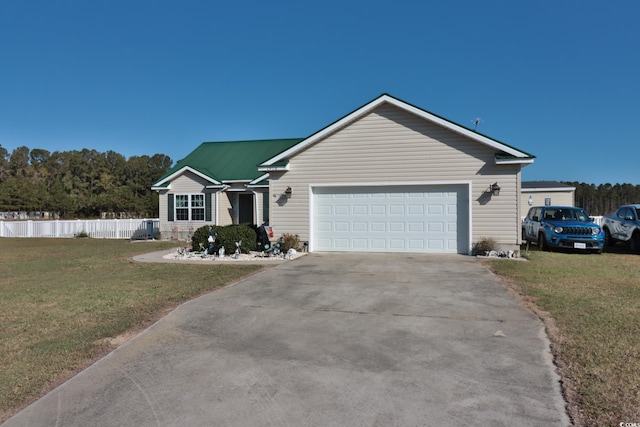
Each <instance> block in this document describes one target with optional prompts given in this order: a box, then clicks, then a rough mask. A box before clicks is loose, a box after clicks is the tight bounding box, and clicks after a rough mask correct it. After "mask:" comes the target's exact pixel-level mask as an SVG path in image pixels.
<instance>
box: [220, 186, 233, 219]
mask: <svg viewBox="0 0 640 427" xmlns="http://www.w3.org/2000/svg"><path fill="white" fill-rule="evenodd" d="M232 199H233V193H230V192H222V193H220V194H219V195H218V201H219V202H220V206H219V207H218V215H220V216H219V217H218V222H217V224H218V225H230V224H233V216H232V204H231V203H232Z"/></svg>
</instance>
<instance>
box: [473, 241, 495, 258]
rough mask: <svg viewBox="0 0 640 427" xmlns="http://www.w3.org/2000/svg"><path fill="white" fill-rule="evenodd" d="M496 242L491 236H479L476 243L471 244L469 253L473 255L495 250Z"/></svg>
mask: <svg viewBox="0 0 640 427" xmlns="http://www.w3.org/2000/svg"><path fill="white" fill-rule="evenodd" d="M497 250H498V244H497V243H496V241H495V240H493V239H492V238H491V237H481V238H480V240H478V241H477V242H476V243H474V244H473V248H472V251H471V253H472V254H473V255H486V254H487V253H489V252H491V251H497Z"/></svg>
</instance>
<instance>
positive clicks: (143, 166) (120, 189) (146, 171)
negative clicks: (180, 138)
mask: <svg viewBox="0 0 640 427" xmlns="http://www.w3.org/2000/svg"><path fill="white" fill-rule="evenodd" d="M171 164H172V160H171V159H170V158H169V157H168V156H166V155H164V154H155V155H153V156H151V157H150V156H146V155H145V156H132V157H129V158H128V159H127V158H125V157H124V156H123V155H122V154H119V153H116V152H114V151H107V152H105V153H101V152H98V151H96V150H89V149H82V150H81V151H77V150H72V151H62V152H59V151H54V152H53V153H51V152H49V151H47V150H43V149H40V148H35V149H33V150H30V149H29V148H28V147H18V148H15V149H14V150H13V151H12V152H11V153H9V152H8V151H7V150H6V149H5V148H4V147H2V145H0V212H10V211H18V212H51V213H55V214H56V215H58V216H59V217H60V218H99V217H100V216H101V214H102V213H121V212H124V213H126V214H127V216H131V217H139V218H140V217H147V218H152V217H157V216H158V194H157V193H156V192H155V191H152V190H151V185H152V184H153V183H154V182H155V181H157V180H158V179H159V178H160V177H161V176H162V175H164V174H165V173H166V172H167V171H168V170H169V168H170V167H171Z"/></svg>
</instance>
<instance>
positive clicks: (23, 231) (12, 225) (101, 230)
mask: <svg viewBox="0 0 640 427" xmlns="http://www.w3.org/2000/svg"><path fill="white" fill-rule="evenodd" d="M159 226H160V220H158V219H88V220H84V219H77V220H69V221H67V220H55V221H0V237H41V238H44V237H75V236H77V235H88V236H89V237H93V238H96V239H153V238H155V237H156V236H157V235H158V233H159Z"/></svg>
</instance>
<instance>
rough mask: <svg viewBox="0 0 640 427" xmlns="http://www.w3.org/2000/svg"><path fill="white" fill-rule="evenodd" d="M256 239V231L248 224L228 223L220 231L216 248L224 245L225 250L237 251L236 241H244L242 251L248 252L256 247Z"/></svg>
mask: <svg viewBox="0 0 640 427" xmlns="http://www.w3.org/2000/svg"><path fill="white" fill-rule="evenodd" d="M256 240H257V236H256V232H255V231H253V229H252V228H251V227H249V226H248V225H227V226H226V227H223V228H222V229H221V230H220V231H219V232H218V239H217V240H216V250H218V249H220V246H224V250H225V252H226V253H227V254H232V253H234V252H235V251H236V242H239V241H242V244H241V246H240V252H242V253H243V254H248V253H249V251H252V250H254V249H255V248H256Z"/></svg>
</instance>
